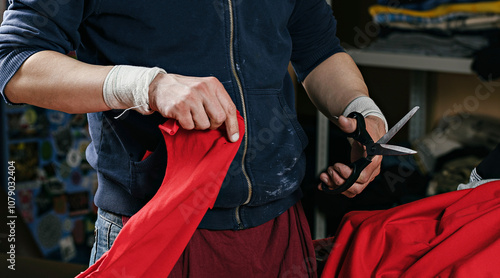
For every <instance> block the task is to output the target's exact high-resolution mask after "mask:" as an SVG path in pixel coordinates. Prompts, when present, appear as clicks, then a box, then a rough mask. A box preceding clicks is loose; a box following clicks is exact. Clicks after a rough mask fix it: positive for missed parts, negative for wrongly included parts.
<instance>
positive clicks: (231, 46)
mask: <svg viewBox="0 0 500 278" xmlns="http://www.w3.org/2000/svg"><path fill="white" fill-rule="evenodd" d="M227 2H228V4H229V22H230V28H231V37H230V43H229V57H230V59H231V71H232V73H233V76H234V78H235V79H236V84H238V90H239V92H240V97H241V103H242V109H243V111H242V112H243V119H244V122H245V138H244V148H243V156H242V159H241V170H242V171H243V175H244V176H245V179H246V180H247V183H248V198H247V199H246V201H245V202H244V203H243V204H242V205H246V204H248V203H249V202H250V199H251V198H252V183H251V182H250V177H249V176H248V173H247V171H246V169H245V157H246V154H247V149H248V127H247V126H248V125H247V110H246V106H245V98H244V96H243V86H242V85H241V80H240V77H239V76H238V72H237V71H236V63H235V61H234V11H233V1H232V0H228V1H227ZM240 207H241V206H238V207H237V208H236V210H235V216H236V221H237V223H238V227H239V229H243V223H242V222H241V217H240Z"/></svg>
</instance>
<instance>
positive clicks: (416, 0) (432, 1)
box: [377, 0, 495, 11]
mask: <svg viewBox="0 0 500 278" xmlns="http://www.w3.org/2000/svg"><path fill="white" fill-rule="evenodd" d="M492 1H495V0H397V1H394V0H378V1H377V4H379V5H384V6H391V7H399V8H404V9H409V10H417V11H425V10H430V9H433V8H436V7H438V6H440V5H445V4H459V3H478V2H492Z"/></svg>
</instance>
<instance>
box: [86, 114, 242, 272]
mask: <svg viewBox="0 0 500 278" xmlns="http://www.w3.org/2000/svg"><path fill="white" fill-rule="evenodd" d="M238 124H239V134H240V139H239V141H238V142H237V143H230V142H229V141H228V140H227V139H226V138H227V135H226V133H225V127H224V125H223V126H222V127H220V128H219V129H217V130H206V131H198V130H192V131H187V130H184V129H182V128H180V127H179V126H178V124H177V122H176V121H174V120H171V119H170V120H167V121H166V122H165V123H164V124H163V125H161V126H160V129H161V131H162V133H163V136H164V139H165V143H166V147H167V153H168V165H167V170H166V173H165V179H164V180H163V183H162V185H161V187H160V189H159V190H158V192H157V193H156V195H155V196H154V197H153V198H152V199H151V200H150V201H149V202H148V203H147V204H146V205H145V206H144V207H143V208H142V209H141V210H140V211H139V212H138V213H137V214H135V215H134V216H133V217H132V218H130V220H129V221H128V222H127V224H126V225H125V226H124V227H123V229H122V230H121V231H120V233H119V235H118V237H117V238H116V240H115V242H114V243H113V246H112V247H111V249H110V250H109V251H108V252H106V253H105V254H104V255H103V256H102V257H101V258H100V259H99V260H98V261H97V262H96V263H95V264H94V265H92V266H90V267H89V268H88V269H87V270H86V271H84V272H82V273H80V274H79V275H78V276H77V277H78V278H83V277H124V278H126V277H167V276H168V274H169V273H170V271H171V270H172V268H173V266H174V265H175V263H176V262H177V260H178V259H179V256H180V255H181V254H182V252H183V250H184V248H185V247H186V245H187V244H188V242H189V240H190V238H191V236H192V235H193V233H194V231H195V230H196V228H197V226H198V224H199V223H200V221H201V219H202V218H203V216H204V215H205V212H206V211H207V209H209V208H211V207H212V206H213V205H214V203H215V199H216V197H217V195H218V193H219V190H220V187H221V185H222V182H223V180H224V177H225V176H226V173H227V171H228V169H229V165H230V164H231V161H232V160H233V158H234V156H235V155H236V153H237V151H238V148H239V146H240V144H241V140H242V138H243V135H244V132H245V127H244V120H243V118H242V117H241V116H239V115H238Z"/></svg>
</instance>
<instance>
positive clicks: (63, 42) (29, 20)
mask: <svg viewBox="0 0 500 278" xmlns="http://www.w3.org/2000/svg"><path fill="white" fill-rule="evenodd" d="M84 2H89V1H84V0H9V7H8V9H7V10H6V11H5V13H4V17H3V22H2V25H1V27H0V91H1V93H2V95H3V96H4V98H5V95H4V89H5V86H6V85H7V83H8V82H9V80H10V79H11V78H12V76H13V75H14V74H15V73H16V72H17V70H18V69H19V67H21V65H22V64H23V63H24V61H25V60H26V59H27V58H28V57H30V56H31V55H33V54H34V53H36V52H39V51H42V50H53V51H57V52H60V53H63V54H67V53H68V52H70V51H72V50H76V48H77V47H78V45H79V44H80V36H79V33H78V27H79V26H80V22H81V21H82V19H83V15H84V6H85V5H84ZM5 100H6V101H7V102H8V100H7V98H5Z"/></svg>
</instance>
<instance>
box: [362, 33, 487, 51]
mask: <svg viewBox="0 0 500 278" xmlns="http://www.w3.org/2000/svg"><path fill="white" fill-rule="evenodd" d="M489 43H490V42H489V40H488V38H487V37H484V36H481V35H458V34H457V35H452V36H448V37H444V36H436V35H433V34H429V33H426V32H397V31H393V32H390V33H389V34H388V35H386V36H385V37H380V38H378V39H377V41H375V42H373V43H372V44H370V46H369V47H367V50H372V51H385V52H391V53H414V54H422V55H435V56H448V57H470V56H472V55H473V54H474V53H476V51H479V50H481V49H483V48H485V47H487V46H488V45H489Z"/></svg>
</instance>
